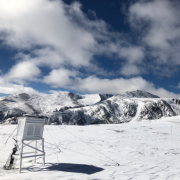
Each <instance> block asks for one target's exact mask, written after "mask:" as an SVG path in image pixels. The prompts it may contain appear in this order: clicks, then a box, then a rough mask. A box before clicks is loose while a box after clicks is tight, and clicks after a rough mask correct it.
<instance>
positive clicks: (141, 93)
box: [120, 90, 159, 98]
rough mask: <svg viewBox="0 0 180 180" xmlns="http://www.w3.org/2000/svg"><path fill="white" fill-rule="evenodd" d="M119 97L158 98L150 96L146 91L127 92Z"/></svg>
mask: <svg viewBox="0 0 180 180" xmlns="http://www.w3.org/2000/svg"><path fill="white" fill-rule="evenodd" d="M120 96H122V97H125V98H159V97H158V96H156V95H154V94H151V93H149V92H146V91H141V90H136V91H127V92H125V93H123V94H120Z"/></svg>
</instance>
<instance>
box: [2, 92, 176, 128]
mask: <svg viewBox="0 0 180 180" xmlns="http://www.w3.org/2000/svg"><path fill="white" fill-rule="evenodd" d="M23 114H29V115H34V116H36V115H39V116H44V117H47V124H67V125H71V124H74V125H88V124H104V123H124V122H131V121H141V120H152V119H159V118H161V117H167V116H176V115H180V99H178V98H177V99H173V98H160V97H158V96H156V95H153V94H151V93H149V92H146V91H140V90H136V91H128V92H125V93H122V94H117V95H110V94H87V95H79V94H75V93H71V92H61V93H57V94H41V95H37V94H34V95H30V94H27V93H21V94H16V95H10V96H6V97H3V98H1V100H0V122H1V123H7V124H8V123H12V124H13V123H17V117H18V116H22V115H23Z"/></svg>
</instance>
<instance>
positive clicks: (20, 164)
mask: <svg viewBox="0 0 180 180" xmlns="http://www.w3.org/2000/svg"><path fill="white" fill-rule="evenodd" d="M22 154H23V140H22V141H21V149H20V152H19V156H20V162H19V173H21V166H22Z"/></svg>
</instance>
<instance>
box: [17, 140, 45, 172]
mask: <svg viewBox="0 0 180 180" xmlns="http://www.w3.org/2000/svg"><path fill="white" fill-rule="evenodd" d="M38 140H41V145H42V147H41V148H42V149H41V150H40V149H38V148H37V141H38ZM25 141H31V142H29V143H25ZM33 141H35V147H33V146H31V145H30V143H32V142H33ZM19 142H20V145H19V147H20V146H21V148H19V157H20V163H19V173H21V167H22V159H23V158H30V157H34V162H36V157H37V156H42V157H43V166H44V165H45V152H44V138H41V139H37V140H32V139H22V140H21V141H18V143H19ZM26 146H28V147H30V148H32V149H34V150H35V151H34V152H28V153H23V149H24V148H25V147H26ZM37 152H41V153H42V154H37ZM31 153H34V154H33V155H29V156H23V154H31Z"/></svg>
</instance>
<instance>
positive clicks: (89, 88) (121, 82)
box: [72, 76, 180, 97]
mask: <svg viewBox="0 0 180 180" xmlns="http://www.w3.org/2000/svg"><path fill="white" fill-rule="evenodd" d="M72 88H73V89H75V90H78V91H81V92H90V93H111V94H119V93H123V92H126V91H133V90H144V91H148V92H150V93H153V94H155V95H158V96H160V97H179V96H180V94H174V93H171V92H169V91H167V90H165V89H163V88H155V86H154V84H153V83H151V82H148V81H146V80H145V79H143V78H141V77H135V78H129V79H123V78H117V79H99V78H97V77H95V76H90V77H88V78H85V79H80V78H79V79H77V81H76V82H75V83H74V86H73V87H72Z"/></svg>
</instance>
